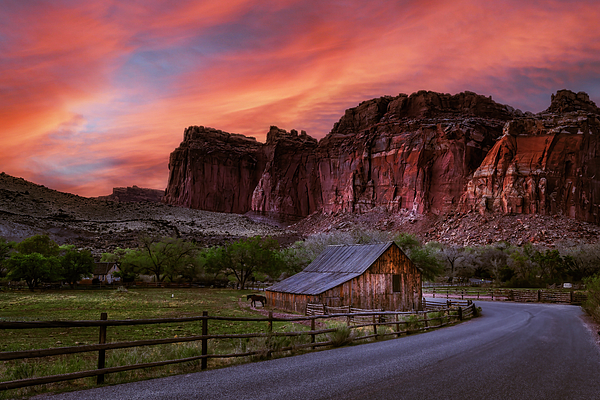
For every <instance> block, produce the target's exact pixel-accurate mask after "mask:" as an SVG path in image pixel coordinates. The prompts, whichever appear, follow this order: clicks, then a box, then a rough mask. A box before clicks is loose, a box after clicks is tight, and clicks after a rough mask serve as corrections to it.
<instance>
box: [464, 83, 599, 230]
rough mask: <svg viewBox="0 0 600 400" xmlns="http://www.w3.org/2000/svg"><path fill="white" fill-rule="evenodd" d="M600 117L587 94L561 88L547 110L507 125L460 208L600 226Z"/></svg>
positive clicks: (469, 185)
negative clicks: (567, 219)
mask: <svg viewBox="0 0 600 400" xmlns="http://www.w3.org/2000/svg"><path fill="white" fill-rule="evenodd" d="M599 118H600V109H598V107H596V105H595V104H594V103H593V102H591V101H590V100H589V97H588V96H587V94H585V93H577V94H575V93H573V92H570V91H566V90H563V91H559V92H558V93H557V94H556V95H555V96H552V104H551V105H550V107H549V108H548V109H547V110H546V111H544V112H542V113H539V114H537V115H535V116H534V115H531V116H529V117H525V118H519V119H515V120H513V121H510V122H508V123H507V124H506V125H505V127H504V131H503V136H502V137H501V138H500V139H499V140H498V141H497V142H496V144H495V145H494V148H493V149H492V150H491V151H490V152H489V153H488V155H487V157H486V158H485V160H483V162H482V164H481V166H480V167H479V168H478V169H477V171H476V172H475V174H474V175H473V178H472V179H470V180H469V182H468V184H467V188H466V191H465V194H464V196H463V199H462V204H463V207H462V208H463V209H476V210H479V211H480V212H485V211H499V212H503V213H524V214H548V215H565V216H568V217H571V218H576V219H579V220H583V221H587V222H593V223H600V219H599V218H598V204H599V203H600V180H599V179H600V141H599V138H600V120H599Z"/></svg>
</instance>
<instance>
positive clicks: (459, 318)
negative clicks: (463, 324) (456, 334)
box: [458, 306, 463, 321]
mask: <svg viewBox="0 0 600 400" xmlns="http://www.w3.org/2000/svg"><path fill="white" fill-rule="evenodd" d="M458 320H459V321H462V320H463V314H462V307H461V306H459V307H458Z"/></svg>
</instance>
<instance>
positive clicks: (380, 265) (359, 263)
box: [266, 242, 422, 313]
mask: <svg viewBox="0 0 600 400" xmlns="http://www.w3.org/2000/svg"><path fill="white" fill-rule="evenodd" d="M266 297H267V304H269V305H271V306H273V307H276V308H280V309H283V310H289V311H296V312H303V313H304V312H305V311H306V304H307V303H316V304H324V305H326V306H329V307H341V306H352V307H356V308H362V309H384V310H388V311H393V310H401V311H409V310H420V309H422V302H421V298H422V291H421V271H420V270H419V269H418V268H417V267H416V266H415V265H414V264H413V263H412V261H410V259H409V258H408V257H407V256H406V255H405V254H404V253H403V252H402V250H400V248H399V247H398V246H397V245H396V244H395V243H394V242H389V243H378V244H368V245H340V246H328V247H327V249H326V250H325V251H324V252H323V253H321V254H320V255H319V256H318V257H317V258H316V259H315V260H314V261H313V262H312V263H310V265H309V266H308V267H306V268H305V269H304V270H303V271H302V272H299V273H297V274H296V275H293V276H291V277H289V278H288V279H285V280H283V281H281V282H279V283H277V284H275V285H273V286H271V287H270V288H268V289H267V290H266Z"/></svg>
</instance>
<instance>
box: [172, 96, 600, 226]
mask: <svg viewBox="0 0 600 400" xmlns="http://www.w3.org/2000/svg"><path fill="white" fill-rule="evenodd" d="M599 118H600V110H599V109H598V108H597V107H596V105H595V104H594V103H593V102H591V101H590V100H589V97H588V96H587V95H586V94H585V93H573V92H571V91H568V90H563V91H559V92H558V93H556V95H553V96H552V102H551V105H550V107H549V108H548V109H547V110H546V111H544V112H542V113H539V114H536V115H534V114H532V113H522V112H521V111H519V110H514V109H513V108H511V107H510V106H506V105H502V104H498V103H496V102H494V101H493V100H492V99H491V98H490V97H485V96H481V95H477V94H475V93H471V92H464V93H459V94H457V95H449V94H440V93H434V92H426V91H420V92H417V93H414V94H412V95H410V96H408V95H405V94H400V95H398V96H396V97H389V96H387V97H381V98H378V99H373V100H369V101H365V102H363V103H361V104H359V105H358V106H357V107H355V108H352V109H349V110H347V111H346V112H345V114H344V116H343V117H342V118H341V119H340V121H339V122H337V123H336V124H335V125H334V127H333V129H332V131H331V132H330V133H329V134H328V135H327V136H326V137H325V138H323V139H322V140H321V141H320V142H318V143H317V141H316V140H314V139H312V138H311V137H309V136H308V135H306V134H305V133H304V132H302V133H301V134H300V135H299V134H298V133H297V132H296V131H292V132H290V133H288V132H286V131H283V130H280V129H278V128H276V127H271V130H270V131H269V133H268V136H267V142H266V143H265V144H261V143H258V142H256V141H255V140H253V139H250V138H245V137H243V136H240V135H234V134H228V133H224V132H221V131H216V130H214V129H211V128H203V127H190V128H188V129H186V131H185V135H184V141H183V142H182V144H181V145H180V147H179V148H178V149H176V150H175V151H174V152H173V153H172V154H171V158H170V163H169V169H170V173H169V183H168V187H167V191H166V196H165V201H166V202H168V203H170V204H177V205H183V206H188V207H193V208H201V209H206V210H213V211H227V212H238V213H243V212H246V211H248V210H254V211H258V212H275V213H279V214H290V215H297V216H307V215H309V214H311V213H313V212H314V211H323V212H325V213H337V212H350V213H366V212H370V211H373V210H379V211H382V212H386V213H406V212H411V213H414V214H415V215H416V214H427V213H429V214H433V215H445V214H448V213H453V212H463V213H466V212H469V211H471V210H476V211H479V212H480V213H486V212H499V213H505V214H511V213H526V214H547V215H565V216H569V217H572V218H577V219H580V220H583V221H589V222H594V223H599V222H600V220H598V203H599V195H600V193H599V191H600V185H599V184H598V180H597V178H596V176H599V177H600V160H599V158H598V156H597V154H598V153H599V151H598V150H600V148H599V144H598V139H597V138H598V137H599V136H598V135H600V123H599V120H598V119H599Z"/></svg>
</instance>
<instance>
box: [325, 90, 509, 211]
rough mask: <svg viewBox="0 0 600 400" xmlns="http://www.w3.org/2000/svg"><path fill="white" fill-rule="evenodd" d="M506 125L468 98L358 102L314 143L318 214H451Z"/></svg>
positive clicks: (503, 115)
mask: <svg viewBox="0 0 600 400" xmlns="http://www.w3.org/2000/svg"><path fill="white" fill-rule="evenodd" d="M511 117H512V110H511V109H510V108H508V107H506V106H503V105H500V104H497V103H494V102H493V101H492V100H491V99H489V98H487V97H483V96H479V95H476V94H475V93H470V92H466V93H460V94H458V95H454V96H451V95H448V94H439V93H434V92H418V93H415V94H413V95H411V96H407V95H404V94H401V95H399V96H398V97H396V98H392V97H384V98H379V99H375V100H370V101H367V102H363V103H361V104H360V105H359V106H358V107H356V108H354V109H350V110H348V111H346V114H345V115H344V116H343V117H342V119H341V120H340V121H339V122H338V123H336V124H335V125H334V128H333V130H332V132H331V133H330V134H329V135H327V137H325V138H324V139H323V140H322V141H321V142H320V143H319V147H318V159H319V176H320V178H321V187H322V189H323V209H324V211H326V212H336V211H347V212H362V211H366V210H369V209H372V208H375V207H378V208H383V209H385V210H387V211H390V212H397V211H400V210H401V209H408V210H414V211H416V212H419V213H423V212H434V213H443V212H447V211H450V210H451V209H453V208H456V206H457V204H458V201H459V199H460V197H461V195H462V194H463V190H464V187H465V184H466V182H467V179H468V178H469V176H470V175H472V174H473V173H474V172H475V170H476V168H477V167H478V166H479V164H480V163H481V161H482V160H483V158H484V157H485V155H486V154H487V152H488V151H489V150H490V149H491V148H492V146H493V145H494V142H495V140H496V138H498V137H499V136H500V135H501V133H502V127H503V125H504V123H505V121H506V120H508V119H510V118H511Z"/></svg>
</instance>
